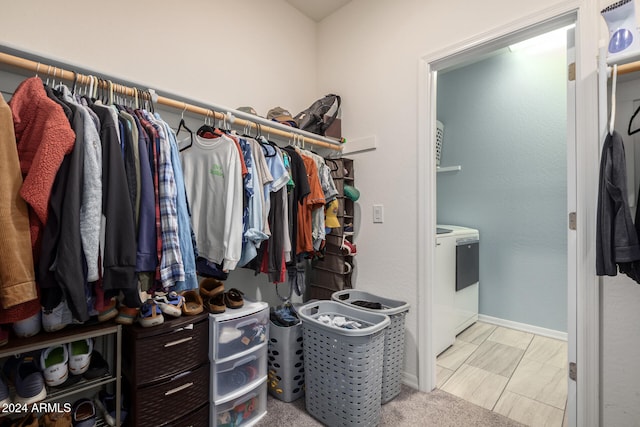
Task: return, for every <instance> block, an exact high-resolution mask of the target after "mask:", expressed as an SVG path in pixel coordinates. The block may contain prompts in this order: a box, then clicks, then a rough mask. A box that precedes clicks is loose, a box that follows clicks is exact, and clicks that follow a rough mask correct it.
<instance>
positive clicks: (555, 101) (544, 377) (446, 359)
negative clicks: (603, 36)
mask: <svg viewBox="0 0 640 427" xmlns="http://www.w3.org/2000/svg"><path fill="white" fill-rule="evenodd" d="M568 30H569V27H562V28H559V29H555V30H552V31H549V32H545V33H543V34H540V35H537V36H535V37H532V38H530V39H526V40H523V41H521V42H519V43H514V44H510V45H509V46H508V47H504V48H499V49H497V50H495V51H493V52H489V53H487V54H486V55H483V56H482V57H480V58H473V59H472V60H471V61H467V62H465V63H464V64H462V65H454V66H452V67H448V68H444V69H442V70H439V71H438V79H437V109H436V116H437V119H438V125H439V126H440V128H441V129H442V128H443V129H444V132H443V133H444V138H443V140H442V145H441V150H440V154H441V156H440V162H439V163H440V166H439V167H438V169H437V174H436V180H437V203H436V204H437V223H438V227H439V228H440V229H443V228H444V229H448V228H451V227H450V226H463V227H469V228H471V229H477V230H479V234H480V245H479V247H480V250H479V269H480V277H479V278H480V282H479V283H480V284H479V286H478V287H479V292H478V289H476V290H475V295H476V299H475V301H476V304H478V303H477V301H478V298H477V294H478V293H479V308H480V310H479V313H480V314H479V319H478V322H477V323H475V324H474V325H472V326H470V327H469V328H468V329H467V330H464V331H463V328H464V327H465V326H467V325H468V324H469V322H464V323H463V324H462V325H461V326H460V327H458V326H457V323H459V322H458V318H459V317H460V313H462V317H463V318H465V320H466V318H467V317H468V313H469V312H470V310H469V308H468V307H466V305H468V304H466V301H464V300H466V299H469V298H470V295H471V292H468V291H467V290H457V289H455V290H454V289H453V286H450V287H451V292H450V293H451V295H452V296H453V298H452V299H453V300H455V301H454V304H453V305H452V306H451V308H450V309H447V308H446V307H444V308H443V307H442V306H443V304H442V302H441V301H440V300H441V299H443V300H445V305H446V303H447V300H448V297H447V296H446V295H444V293H445V292H444V291H443V290H442V285H443V283H442V282H443V280H442V278H443V277H445V278H446V277H447V276H446V275H445V274H442V273H441V271H440V270H441V269H443V268H449V267H448V266H447V264H446V263H442V262H437V264H436V266H435V270H436V277H437V278H438V279H437V280H438V283H437V289H438V292H437V293H436V294H435V295H434V303H435V304H436V306H437V307H438V308H439V310H436V314H437V322H436V324H435V327H436V328H437V332H439V334H438V333H437V334H436V336H438V337H440V336H442V334H443V331H441V330H440V329H441V328H442V327H443V326H445V327H446V326H447V320H450V319H447V317H453V319H454V323H455V325H454V326H456V327H455V328H454V330H453V333H451V334H450V339H452V340H454V341H453V342H452V343H451V344H452V345H451V347H450V348H448V349H447V350H446V351H444V352H443V353H442V354H440V355H439V356H438V358H437V362H436V376H437V377H436V381H437V386H438V387H439V388H441V389H442V390H444V391H446V392H449V393H451V394H453V395H456V396H458V397H461V398H463V399H465V400H469V401H471V402H472V403H475V404H477V405H480V406H482V407H484V408H486V409H489V410H493V411H495V412H497V413H500V414H502V415H506V416H509V417H510V418H513V419H515V420H516V421H519V422H522V423H525V424H531V423H532V422H533V421H536V422H538V423H542V422H544V425H549V426H557V427H560V426H561V425H562V423H563V418H564V411H565V405H566V400H567V385H568V383H567V379H566V378H567V370H568V363H567V361H568V352H567V341H566V338H567V307H568V305H567V294H568V292H567V256H568V251H567V227H566V222H567V218H566V213H565V212H566V208H567V157H568V156H567V78H566V74H567V72H566V70H567V68H566V67H567V31H568ZM571 31H573V27H571ZM449 236H450V235H441V234H438V236H437V238H436V241H437V245H436V246H437V249H436V260H438V259H440V260H442V256H441V255H440V253H441V252H442V251H444V250H448V249H449V248H448V246H449V245H447V244H446V240H449ZM458 240H459V239H458ZM459 249H460V247H456V251H459ZM452 253H453V252H452ZM459 255H460V254H459V253H458V258H459ZM463 270H464V268H463ZM460 275H461V272H460V267H458V271H457V272H456V277H458V276H460ZM452 276H453V275H452ZM476 280H477V279H476ZM445 287H446V286H445ZM458 301H462V303H463V307H458V305H459V303H458ZM476 312H477V311H476ZM457 334H459V335H457ZM456 335H457V337H456ZM445 344H448V342H447V343H445ZM439 350H440V349H438V348H437V349H436V353H437V352H439ZM529 414H535V420H534V419H529V418H528V416H530V415H529Z"/></svg>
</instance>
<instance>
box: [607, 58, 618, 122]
mask: <svg viewBox="0 0 640 427" xmlns="http://www.w3.org/2000/svg"><path fill="white" fill-rule="evenodd" d="M617 80H618V64H613V72H612V81H611V117H610V118H609V135H613V126H614V124H615V121H616V84H617Z"/></svg>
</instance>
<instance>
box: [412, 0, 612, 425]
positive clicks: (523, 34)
mask: <svg viewBox="0 0 640 427" xmlns="http://www.w3.org/2000/svg"><path fill="white" fill-rule="evenodd" d="M599 19H600V17H599V9H598V3H597V2H596V1H594V0H582V1H579V0H573V1H570V2H563V4H559V5H557V6H555V7H552V8H549V9H545V10H543V11H540V12H538V13H535V14H533V15H530V16H527V17H524V18H522V19H518V20H516V21H514V22H512V23H510V24H507V25H505V26H503V27H500V28H497V29H494V30H491V31H489V32H487V33H484V34H481V35H480V36H478V37H474V38H473V39H472V40H467V41H465V42H462V43H458V44H456V45H453V46H450V47H447V48H445V49H443V50H440V51H437V52H435V53H432V54H429V55H425V56H423V57H422V58H420V60H419V72H418V78H419V81H418V120H417V122H418V139H417V144H418V146H417V153H418V156H417V162H418V168H417V170H418V186H417V189H418V194H417V201H418V224H417V231H418V236H420V237H419V238H418V251H417V256H418V260H419V261H418V263H417V272H416V273H417V278H418V307H419V309H418V327H417V332H418V383H419V388H420V390H422V391H431V390H433V389H434V388H435V384H436V375H435V372H436V363H435V362H436V361H435V359H436V358H435V354H434V350H433V344H432V336H433V332H432V327H431V325H433V322H434V321H435V320H436V319H434V318H433V310H434V305H433V285H432V284H433V281H434V279H435V275H434V266H435V241H436V167H435V165H436V159H435V157H436V154H435V149H434V148H433V147H435V145H436V141H435V135H436V89H437V71H438V69H444V68H446V67H449V66H452V65H457V64H460V63H461V62H463V61H464V60H468V59H471V58H474V57H478V56H480V55H483V54H486V53H489V52H492V51H494V50H496V49H497V48H498V47H504V46H505V45H506V44H508V42H515V41H518V40H522V39H525V38H528V37H530V36H533V35H537V34H540V33H542V32H545V29H548V30H551V29H554V28H557V27H559V26H561V24H562V23H563V22H567V23H568V22H575V23H576V38H575V55H576V67H575V71H576V73H575V74H576V78H575V85H574V87H571V88H570V87H569V86H568V95H569V94H571V93H575V101H574V102H568V104H567V106H568V108H570V107H571V106H574V107H575V110H574V112H573V114H571V112H569V113H568V115H567V121H568V122H567V126H568V127H569V126H570V127H571V128H570V129H568V132H567V139H568V140H567V156H573V157H574V159H573V161H571V160H570V159H569V158H568V160H567V161H568V162H570V163H571V164H569V163H568V165H567V174H568V177H567V187H568V188H567V201H568V204H567V208H568V210H567V216H568V214H569V212H571V211H572V210H575V212H576V213H577V221H576V230H572V231H568V241H567V245H568V254H567V256H568V259H567V269H568V278H567V282H568V286H567V288H568V331H567V332H568V333H567V335H568V346H569V360H568V362H575V363H577V377H578V381H577V382H573V381H572V380H569V379H567V380H568V381H569V382H570V383H569V388H568V392H569V395H568V402H567V413H568V422H569V426H585V427H588V426H594V427H595V426H598V425H599V421H600V396H599V388H600V356H599V349H600V335H599V330H600V326H599V322H600V307H599V286H598V284H599V280H598V278H597V276H596V274H595V221H596V218H595V212H596V209H595V207H596V203H597V188H598V184H597V183H598V162H599V138H598V135H599V133H598V93H597V87H598V86H597V83H598V80H597V61H596V57H597V55H598V42H599V31H600V22H599ZM424 118H427V120H424ZM572 118H573V123H570V122H569V121H570V120H572ZM572 131H573V132H572ZM572 138H573V139H572ZM576 141H579V143H576ZM569 175H570V176H569ZM572 207H573V209H572ZM570 209H572V210H570ZM430 242H432V243H433V244H430ZM422 260H425V262H422Z"/></svg>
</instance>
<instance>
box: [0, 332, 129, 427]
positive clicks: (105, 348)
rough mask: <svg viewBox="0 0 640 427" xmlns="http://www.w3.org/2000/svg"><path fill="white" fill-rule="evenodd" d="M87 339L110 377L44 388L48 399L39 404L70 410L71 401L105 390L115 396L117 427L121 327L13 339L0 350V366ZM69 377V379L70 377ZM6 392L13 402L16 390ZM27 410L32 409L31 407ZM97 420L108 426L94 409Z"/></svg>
mask: <svg viewBox="0 0 640 427" xmlns="http://www.w3.org/2000/svg"><path fill="white" fill-rule="evenodd" d="M89 338H91V339H93V340H94V349H98V350H99V351H100V353H101V354H102V355H103V357H104V359H105V360H107V361H108V362H109V373H108V374H106V375H104V376H101V377H99V378H95V379H92V380H87V379H85V378H82V379H81V380H79V381H78V382H76V383H74V384H71V385H69V386H58V387H49V386H45V387H46V390H47V397H46V398H45V399H44V400H43V401H41V402H43V403H52V404H53V403H59V404H60V405H64V404H67V403H68V404H69V406H70V405H71V404H73V402H74V401H76V400H77V399H79V398H81V397H89V398H93V397H94V396H95V395H96V394H97V392H98V391H99V390H100V389H102V388H108V389H109V390H110V391H111V392H113V393H114V394H115V398H116V405H117V406H116V408H118V409H117V413H116V425H120V407H121V358H120V355H121V353H122V347H121V345H122V327H121V326H120V325H118V324H116V323H113V322H107V323H100V324H95V325H78V326H73V325H71V326H67V327H66V328H64V329H62V330H60V331H57V332H40V333H38V334H37V335H34V336H32V337H28V338H16V337H13V336H12V337H11V338H10V341H9V343H8V344H7V345H5V346H3V347H0V363H1V364H2V366H4V363H5V362H6V360H7V358H9V357H11V356H14V355H21V354H27V353H33V352H37V351H38V350H44V349H46V348H48V347H53V346H57V345H61V344H67V343H70V342H74V341H81V340H85V339H89ZM37 363H38V365H40V360H38V361H37ZM114 366H115V369H114ZM69 375H70V376H71V373H69ZM9 389H10V395H11V398H12V401H13V398H14V396H15V390H14V388H13V386H9ZM29 406H30V407H31V405H29ZM52 406H53V405H52ZM62 408H63V410H64V406H62ZM3 415H4V414H3ZM7 415H9V416H10V417H12V415H16V416H24V415H26V413H25V412H20V413H15V414H7ZM96 418H97V419H98V422H97V425H105V426H106V425H107V424H106V422H105V421H104V420H103V419H101V413H100V411H99V410H98V409H97V408H96Z"/></svg>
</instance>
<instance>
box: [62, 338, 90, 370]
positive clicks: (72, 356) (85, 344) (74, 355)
mask: <svg viewBox="0 0 640 427" xmlns="http://www.w3.org/2000/svg"><path fill="white" fill-rule="evenodd" d="M67 345H68V346H69V370H70V371H71V373H72V374H73V375H81V374H84V373H85V372H87V369H89V363H91V352H92V351H93V340H92V339H91V338H87V339H84V340H80V341H73V342H70V343H69V344H67Z"/></svg>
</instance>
